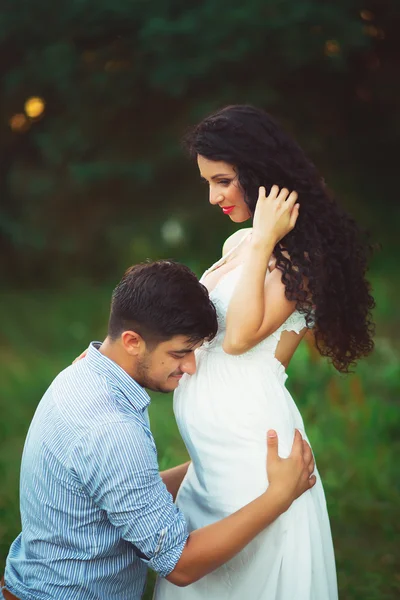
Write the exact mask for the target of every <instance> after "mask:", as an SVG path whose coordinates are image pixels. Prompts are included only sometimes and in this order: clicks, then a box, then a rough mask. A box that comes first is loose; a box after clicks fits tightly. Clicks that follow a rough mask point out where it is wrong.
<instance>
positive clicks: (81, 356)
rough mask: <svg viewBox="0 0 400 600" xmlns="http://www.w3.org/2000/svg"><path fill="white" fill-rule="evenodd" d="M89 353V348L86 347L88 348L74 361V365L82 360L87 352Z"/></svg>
mask: <svg viewBox="0 0 400 600" xmlns="http://www.w3.org/2000/svg"><path fill="white" fill-rule="evenodd" d="M87 353H88V349H87V348H86V350H84V351H83V352H82V354H80V355H79V356H78V357H77V358H76V359H75V360H74V361H73V363H72V364H73V365H74V364H75V363H76V362H78V360H81V359H82V358H85V356H86V354H87Z"/></svg>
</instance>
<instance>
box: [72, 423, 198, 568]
mask: <svg viewBox="0 0 400 600" xmlns="http://www.w3.org/2000/svg"><path fill="white" fill-rule="evenodd" d="M71 461H72V463H71V465H72V468H73V469H74V471H75V472H76V475H77V476H78V478H79V480H80V481H81V483H82V486H83V488H84V490H85V491H86V493H87V494H88V495H89V496H90V497H91V498H92V499H93V501H94V502H95V504H96V505H97V506H98V507H99V508H101V509H102V510H104V511H106V513H107V516H108V519H109V521H110V522H111V523H112V524H113V525H114V527H116V528H117V529H118V530H119V532H120V534H121V537H122V538H123V539H124V540H126V541H128V542H130V543H131V544H132V545H133V546H134V547H135V551H136V553H137V555H138V557H139V558H140V559H141V560H142V561H143V562H145V563H146V564H147V565H148V566H149V567H151V568H152V569H153V570H154V571H156V572H157V573H158V574H159V575H161V577H166V576H167V575H169V573H170V572H171V571H173V569H174V568H175V566H176V564H177V562H178V560H179V558H180V556H181V554H182V551H183V548H184V546H185V544H186V540H187V538H188V535H189V534H188V530H187V526H186V522H185V519H184V516H183V514H182V513H181V512H180V510H179V509H178V508H177V507H176V506H175V504H174V502H173V499H172V496H171V494H170V493H169V492H168V490H167V488H166V486H165V484H164V482H163V481H162V479H161V477H160V473H159V468H158V462H157V452H156V447H155V443H154V439H153V437H152V435H151V433H150V430H149V429H148V428H147V427H146V425H145V424H144V423H141V422H139V418H138V422H135V421H132V422H125V421H124V422H117V423H109V424H107V425H106V426H105V425H101V426H100V427H95V428H94V430H93V431H91V432H90V433H88V434H87V435H86V436H85V437H84V438H83V439H81V440H80V442H79V443H78V444H77V446H76V447H75V449H74V451H73V454H72V456H71Z"/></svg>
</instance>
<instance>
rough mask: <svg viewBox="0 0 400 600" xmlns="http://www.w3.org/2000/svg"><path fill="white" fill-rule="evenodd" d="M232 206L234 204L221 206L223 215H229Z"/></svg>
mask: <svg viewBox="0 0 400 600" xmlns="http://www.w3.org/2000/svg"><path fill="white" fill-rule="evenodd" d="M234 208H235V207H234V206H223V207H222V212H223V213H224V215H230V214H231V212H232V211H233V209H234Z"/></svg>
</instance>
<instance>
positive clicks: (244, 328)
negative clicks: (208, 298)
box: [223, 186, 299, 354]
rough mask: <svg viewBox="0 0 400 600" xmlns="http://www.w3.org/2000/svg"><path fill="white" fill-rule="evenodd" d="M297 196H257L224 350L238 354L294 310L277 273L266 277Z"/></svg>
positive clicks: (282, 192)
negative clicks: (250, 235)
mask: <svg viewBox="0 0 400 600" xmlns="http://www.w3.org/2000/svg"><path fill="white" fill-rule="evenodd" d="M296 200H297V194H296V192H292V193H291V194H289V191H288V190H286V189H282V190H279V188H278V187H277V186H273V187H272V189H271V192H270V194H269V196H268V197H266V195H265V189H264V188H260V194H259V198H258V202H257V207H256V212H255V215H254V223H253V233H252V238H251V241H250V244H249V249H248V252H247V255H246V258H245V260H244V263H243V269H242V275H241V277H240V279H239V281H238V284H237V286H236V289H235V291H234V294H233V296H232V299H231V302H230V304H229V309H228V314H227V322H226V334H225V339H224V344H223V347H224V350H225V352H227V353H228V354H242V353H243V352H246V351H247V350H249V349H250V348H252V347H253V346H255V345H256V344H258V343H259V342H260V341H261V340H263V339H264V338H266V337H267V336H268V335H270V334H271V333H273V332H274V331H276V329H278V327H280V326H281V325H282V323H284V322H285V321H286V319H287V318H288V317H289V316H290V315H291V313H292V312H293V311H294V310H295V302H290V301H289V300H287V299H286V297H285V286H284V284H283V282H282V279H281V277H282V274H281V272H280V271H279V270H278V269H274V271H273V272H272V273H271V274H270V275H269V276H268V277H266V273H267V268H268V263H269V262H270V260H271V255H272V252H273V249H274V247H275V245H276V244H277V243H278V242H279V240H281V239H282V238H283V237H284V236H285V235H286V234H287V233H289V231H291V230H292V229H293V228H294V226H295V224H296V220H297V217H298V214H299V205H298V204H296Z"/></svg>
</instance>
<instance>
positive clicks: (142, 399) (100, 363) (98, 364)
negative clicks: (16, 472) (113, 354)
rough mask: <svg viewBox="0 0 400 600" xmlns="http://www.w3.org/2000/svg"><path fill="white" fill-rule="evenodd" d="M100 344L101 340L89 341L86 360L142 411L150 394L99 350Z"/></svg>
mask: <svg viewBox="0 0 400 600" xmlns="http://www.w3.org/2000/svg"><path fill="white" fill-rule="evenodd" d="M100 346H101V342H91V343H90V345H89V348H88V352H87V355H86V360H87V361H88V362H89V364H90V366H91V367H93V369H95V371H97V372H98V373H100V374H101V375H104V376H105V377H106V378H107V379H108V380H109V381H110V382H112V383H113V384H114V385H115V386H116V387H117V388H118V389H119V390H120V391H121V392H122V393H123V394H124V396H125V397H127V398H128V400H129V402H130V403H131V404H132V405H133V406H134V408H136V409H137V410H140V411H142V412H143V411H144V410H145V409H146V408H147V407H148V405H149V404H150V396H149V395H148V393H147V392H146V390H145V389H144V388H142V386H141V385H139V384H138V383H137V382H136V381H135V380H134V379H133V378H132V377H131V376H130V375H128V373H127V372H126V371H124V369H122V367H120V366H119V365H117V363H115V362H114V361H113V360H111V359H110V358H107V356H104V354H102V353H101V352H99V348H100Z"/></svg>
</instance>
